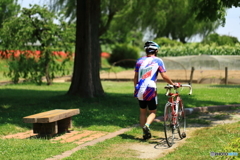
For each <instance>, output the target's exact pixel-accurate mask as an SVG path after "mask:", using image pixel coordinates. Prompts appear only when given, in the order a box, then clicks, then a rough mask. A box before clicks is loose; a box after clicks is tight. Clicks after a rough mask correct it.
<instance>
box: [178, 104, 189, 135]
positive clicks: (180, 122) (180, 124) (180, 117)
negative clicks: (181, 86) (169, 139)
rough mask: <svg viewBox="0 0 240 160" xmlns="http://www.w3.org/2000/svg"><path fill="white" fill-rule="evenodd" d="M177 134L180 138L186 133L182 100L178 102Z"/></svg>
mask: <svg viewBox="0 0 240 160" xmlns="http://www.w3.org/2000/svg"><path fill="white" fill-rule="evenodd" d="M177 128H178V134H179V137H180V138H181V139H183V138H185V137H186V136H187V135H186V115H185V111H184V106H183V103H182V101H180V102H179V110H178V127H177Z"/></svg>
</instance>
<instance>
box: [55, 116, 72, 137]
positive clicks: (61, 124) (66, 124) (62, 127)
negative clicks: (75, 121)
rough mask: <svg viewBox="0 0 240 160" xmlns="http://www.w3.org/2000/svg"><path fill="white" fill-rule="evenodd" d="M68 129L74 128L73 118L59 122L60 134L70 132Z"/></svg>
mask: <svg viewBox="0 0 240 160" xmlns="http://www.w3.org/2000/svg"><path fill="white" fill-rule="evenodd" d="M68 128H72V117H69V118H65V119H62V120H60V121H58V133H61V132H68V131H69V130H68Z"/></svg>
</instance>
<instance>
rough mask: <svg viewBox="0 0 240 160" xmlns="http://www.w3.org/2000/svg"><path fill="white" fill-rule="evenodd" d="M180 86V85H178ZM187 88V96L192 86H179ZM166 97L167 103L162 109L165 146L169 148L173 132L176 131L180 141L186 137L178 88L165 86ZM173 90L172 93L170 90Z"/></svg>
mask: <svg viewBox="0 0 240 160" xmlns="http://www.w3.org/2000/svg"><path fill="white" fill-rule="evenodd" d="M179 84H180V83H179ZM181 87H189V89H190V92H189V95H191V94H192V86H191V85H189V84H180V87H179V88H181ZM164 88H165V89H166V96H168V102H167V103H166V105H165V108H164V132H165V139H166V142H167V145H168V146H169V147H171V146H172V145H173V143H174V137H175V131H176V130H177V131H178V134H179V137H180V139H183V138H185V137H186V131H185V129H186V115H185V112H184V106H183V101H182V99H181V97H180V94H179V91H178V89H179V88H174V86H173V85H169V84H168V85H166V86H165V87H164ZM172 89H174V92H171V90H172Z"/></svg>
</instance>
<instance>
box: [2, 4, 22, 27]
mask: <svg viewBox="0 0 240 160" xmlns="http://www.w3.org/2000/svg"><path fill="white" fill-rule="evenodd" d="M19 10H20V5H18V4H17V0H1V1H0V28H1V27H2V23H3V22H4V20H6V19H8V18H11V17H13V16H14V15H16V14H17V13H18V12H19Z"/></svg>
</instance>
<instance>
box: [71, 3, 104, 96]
mask: <svg viewBox="0 0 240 160" xmlns="http://www.w3.org/2000/svg"><path fill="white" fill-rule="evenodd" d="M100 3H101V1H100V0H97V1H96V0H77V22H76V23H77V26H76V27H77V31H76V47H75V59H74V70H73V77H72V83H71V86H70V88H69V91H68V94H70V95H79V96H81V97H95V96H100V95H103V94H104V91H103V88H102V85H101V80H100V75H99V70H100V65H99V62H100V50H99V49H100V47H99V46H100V44H99V36H98V35H99V22H100Z"/></svg>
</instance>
